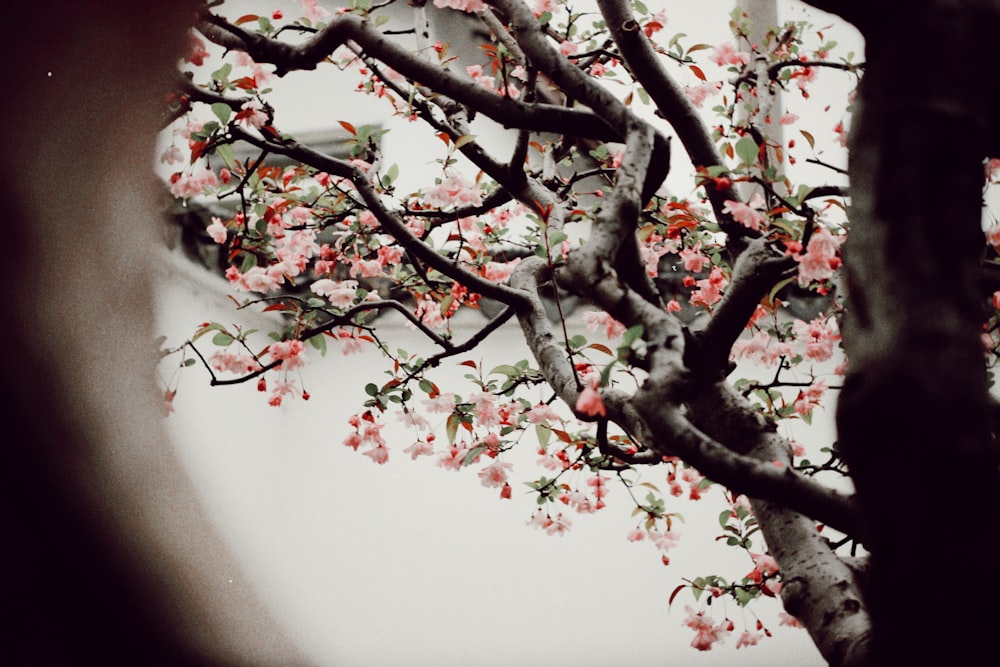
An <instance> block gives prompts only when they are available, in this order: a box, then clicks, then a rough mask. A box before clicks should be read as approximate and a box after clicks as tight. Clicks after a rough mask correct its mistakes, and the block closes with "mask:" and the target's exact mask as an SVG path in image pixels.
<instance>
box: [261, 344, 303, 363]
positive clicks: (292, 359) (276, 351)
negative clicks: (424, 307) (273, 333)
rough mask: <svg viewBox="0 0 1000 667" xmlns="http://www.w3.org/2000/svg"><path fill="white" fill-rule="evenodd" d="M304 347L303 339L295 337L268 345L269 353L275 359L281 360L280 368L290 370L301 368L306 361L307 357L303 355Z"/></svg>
mask: <svg viewBox="0 0 1000 667" xmlns="http://www.w3.org/2000/svg"><path fill="white" fill-rule="evenodd" d="M304 349H305V345H304V344H303V343H302V341H301V340H299V339H297V338H295V339H292V340H284V341H279V342H277V343H271V344H270V345H268V347H267V353H268V354H269V355H271V358H272V359H274V360H275V361H280V362H281V363H280V364H278V368H280V369H282V370H286V371H288V370H293V369H295V368H299V367H301V366H302V365H303V364H304V363H305V358H304V357H302V356H301V355H302V351H303V350H304Z"/></svg>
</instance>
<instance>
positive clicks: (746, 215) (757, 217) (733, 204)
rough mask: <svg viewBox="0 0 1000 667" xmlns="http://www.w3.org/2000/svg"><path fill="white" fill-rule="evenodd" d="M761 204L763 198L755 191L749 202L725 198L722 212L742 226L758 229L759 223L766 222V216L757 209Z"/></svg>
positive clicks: (762, 203)
mask: <svg viewBox="0 0 1000 667" xmlns="http://www.w3.org/2000/svg"><path fill="white" fill-rule="evenodd" d="M763 205H764V199H763V198H762V197H761V196H760V194H759V193H755V194H754V196H753V197H752V198H751V199H750V203H749V204H744V203H743V202H738V201H734V200H732V199H727V200H726V201H725V202H723V207H722V212H723V213H728V214H729V215H731V216H733V220H735V221H736V222H738V223H740V224H741V225H743V226H744V227H749V228H750V229H753V230H754V231H760V228H761V225H763V224H764V223H766V222H767V216H766V215H765V214H764V213H763V212H762V211H760V210H759V209H760V207H762V206H763Z"/></svg>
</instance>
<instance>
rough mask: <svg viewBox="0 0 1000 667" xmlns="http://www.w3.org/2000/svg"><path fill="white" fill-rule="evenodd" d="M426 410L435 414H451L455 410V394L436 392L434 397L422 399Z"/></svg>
mask: <svg viewBox="0 0 1000 667" xmlns="http://www.w3.org/2000/svg"><path fill="white" fill-rule="evenodd" d="M423 404H424V407H425V408H427V412H430V413H437V414H445V415H447V414H451V413H452V412H454V411H455V394H453V393H451V392H450V391H449V392H446V393H443V394H438V395H437V396H435V397H434V398H429V399H426V400H424V401H423Z"/></svg>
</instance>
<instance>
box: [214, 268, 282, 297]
mask: <svg viewBox="0 0 1000 667" xmlns="http://www.w3.org/2000/svg"><path fill="white" fill-rule="evenodd" d="M226 278H228V279H229V284H230V285H231V286H232V287H233V288H234V289H236V290H241V291H244V292H259V293H261V294H267V293H268V292H272V291H274V290H276V289H278V286H279V285H280V284H281V280H280V279H279V278H277V277H275V276H273V275H271V274H269V273H268V272H267V271H266V270H265V269H264V268H263V267H260V266H255V267H253V268H250V269H247V272H246V273H240V271H239V269H237V268H236V267H235V266H231V267H229V268H228V269H226Z"/></svg>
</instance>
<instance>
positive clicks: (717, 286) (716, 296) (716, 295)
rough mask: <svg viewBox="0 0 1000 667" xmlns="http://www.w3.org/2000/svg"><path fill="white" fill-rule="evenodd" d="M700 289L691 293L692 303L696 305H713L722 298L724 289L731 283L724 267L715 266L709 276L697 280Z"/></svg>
mask: <svg viewBox="0 0 1000 667" xmlns="http://www.w3.org/2000/svg"><path fill="white" fill-rule="evenodd" d="M696 284H697V285H698V289H697V290H695V291H694V292H692V293H691V303H692V304H694V305H696V306H705V307H708V306H711V305H713V304H716V303H718V302H719V301H721V300H722V290H724V289H726V286H727V285H729V279H728V278H726V276H725V274H724V273H723V272H722V269H720V268H719V267H717V266H715V267H712V271H711V272H710V273H709V274H708V278H703V279H702V280H699V281H697V283H696Z"/></svg>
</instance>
